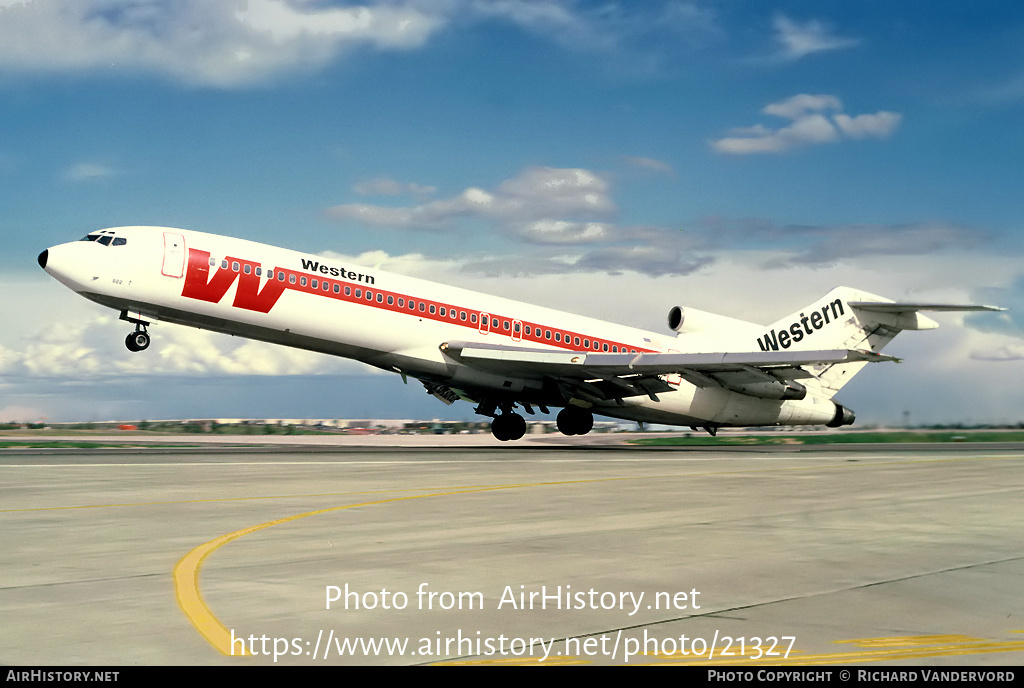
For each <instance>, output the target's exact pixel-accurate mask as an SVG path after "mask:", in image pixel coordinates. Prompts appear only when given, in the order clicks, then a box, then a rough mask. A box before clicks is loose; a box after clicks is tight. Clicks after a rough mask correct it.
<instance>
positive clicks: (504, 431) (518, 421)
mask: <svg viewBox="0 0 1024 688" xmlns="http://www.w3.org/2000/svg"><path fill="white" fill-rule="evenodd" d="M491 433H492V434H493V435H494V436H495V437H496V438H497V439H499V440H501V441H502V442H508V441H509V440H518V439H521V438H522V436H523V435H525V434H526V419H525V418H523V417H522V416H520V415H519V414H518V413H512V412H511V411H508V412H505V413H502V414H501V415H500V416H495V418H494V421H493V422H492V423H491Z"/></svg>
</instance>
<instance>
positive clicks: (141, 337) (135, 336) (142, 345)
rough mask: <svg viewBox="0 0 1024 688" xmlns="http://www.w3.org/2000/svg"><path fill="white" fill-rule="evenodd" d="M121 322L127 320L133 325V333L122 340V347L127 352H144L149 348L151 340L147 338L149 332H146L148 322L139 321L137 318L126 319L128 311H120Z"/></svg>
mask: <svg viewBox="0 0 1024 688" xmlns="http://www.w3.org/2000/svg"><path fill="white" fill-rule="evenodd" d="M121 320H127V321H128V322H130V323H134V324H135V331H134V332H132V333H131V334H129V335H128V336H127V337H125V338H124V345H125V346H126V347H128V350H129V351H145V350H146V349H148V348H149V345H150V342H152V338H151V337H150V336H149V332H147V331H146V326H148V325H149V323H148V322H146V321H144V320H139V319H138V318H130V317H128V311H121Z"/></svg>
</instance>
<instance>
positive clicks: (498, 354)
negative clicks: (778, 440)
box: [441, 342, 899, 401]
mask: <svg viewBox="0 0 1024 688" xmlns="http://www.w3.org/2000/svg"><path fill="white" fill-rule="evenodd" d="M441 349H442V351H444V352H445V353H446V354H448V355H449V356H452V357H453V358H455V359H458V360H460V361H461V362H463V363H464V364H465V365H468V366H471V367H474V368H478V369H481V370H487V371H490V372H499V373H504V374H506V375H510V376H524V377H545V378H552V379H554V380H555V381H556V382H557V383H558V384H560V385H562V386H569V387H572V388H573V389H574V390H576V391H577V392H578V391H581V390H583V391H585V392H586V394H587V395H588V396H591V397H593V398H596V399H601V400H607V399H616V398H622V397H626V396H636V395H640V394H647V395H648V396H650V397H651V398H652V399H654V400H655V401H657V397H655V396H654V395H655V393H657V392H666V391H669V390H671V389H673V388H672V387H671V386H669V385H668V384H667V383H666V382H665V381H664V380H663V379H661V376H663V375H680V376H681V377H683V378H684V379H686V380H687V381H688V382H690V383H691V384H694V385H697V386H698V387H726V388H729V389H732V390H735V391H741V392H744V393H748V394H752V395H753V396H758V397H762V398H780V399H788V398H802V394H803V387H802V386H801V385H799V384H796V383H794V381H795V380H798V379H804V378H810V377H813V376H812V375H811V373H809V372H808V371H806V370H804V369H803V368H802V367H801V366H805V365H808V366H809V365H832V364H838V363H860V362H867V361H897V360H899V359H896V358H893V357H892V356H885V355H882V354H876V353H872V352H870V351H857V350H853V349H834V350H823V351H754V352H717V353H693V354H684V353H640V354H632V353H602V352H587V351H552V350H550V349H533V348H527V347H514V346H506V345H502V344H480V343H475V342H447V343H445V344H443V345H442V346H441ZM787 390H789V391H787ZM797 394H799V395H800V396H799V397H797V396H795V395H797Z"/></svg>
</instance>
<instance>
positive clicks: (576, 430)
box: [555, 406, 594, 435]
mask: <svg viewBox="0 0 1024 688" xmlns="http://www.w3.org/2000/svg"><path fill="white" fill-rule="evenodd" d="M555 424H556V425H557V426H558V431H559V432H561V433H562V434H563V435H586V434H587V433H588V432H590V431H591V430H592V429H593V427H594V414H593V413H591V412H590V411H587V410H586V409H581V408H580V407H578V406H566V407H565V408H564V409H562V410H561V411H559V412H558V415H557V416H556V417H555Z"/></svg>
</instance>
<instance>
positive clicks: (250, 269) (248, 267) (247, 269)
mask: <svg viewBox="0 0 1024 688" xmlns="http://www.w3.org/2000/svg"><path fill="white" fill-rule="evenodd" d="M243 272H245V274H247V275H248V274H249V273H250V272H252V266H251V265H249V264H248V263H246V265H245V270H244V271H243Z"/></svg>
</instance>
